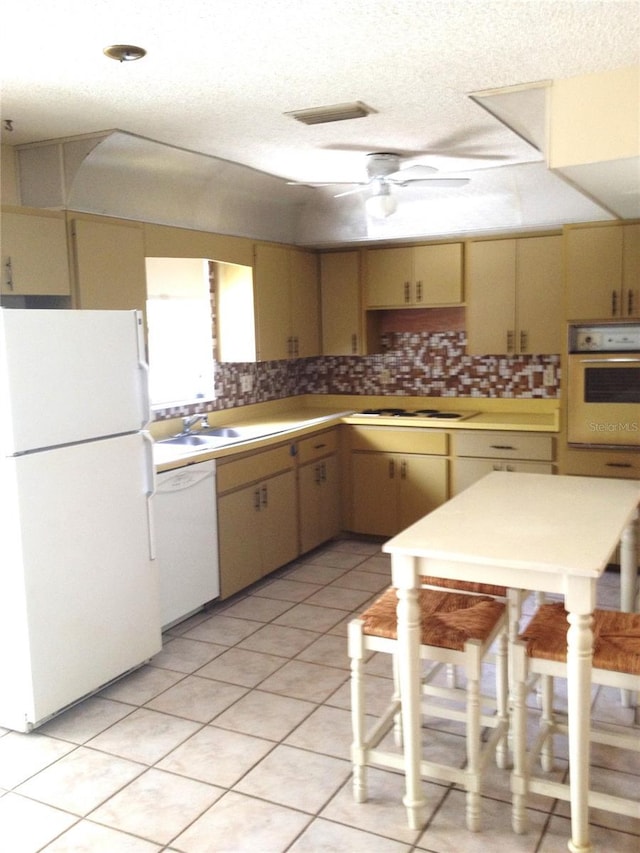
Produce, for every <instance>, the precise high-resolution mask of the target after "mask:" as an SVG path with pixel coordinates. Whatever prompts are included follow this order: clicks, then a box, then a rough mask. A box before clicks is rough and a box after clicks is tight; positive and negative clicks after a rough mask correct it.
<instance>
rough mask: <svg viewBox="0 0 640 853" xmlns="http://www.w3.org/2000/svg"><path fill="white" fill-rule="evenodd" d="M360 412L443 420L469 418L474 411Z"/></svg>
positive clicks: (363, 413)
mask: <svg viewBox="0 0 640 853" xmlns="http://www.w3.org/2000/svg"><path fill="white" fill-rule="evenodd" d="M358 414H360V415H371V416H372V417H380V418H440V419H442V420H447V419H448V420H460V418H468V417H470V416H471V415H472V414H475V413H474V412H447V411H443V410H441V409H416V411H414V412H411V411H408V410H407V409H395V408H389V409H363V410H362V411H361V412H359V413H358Z"/></svg>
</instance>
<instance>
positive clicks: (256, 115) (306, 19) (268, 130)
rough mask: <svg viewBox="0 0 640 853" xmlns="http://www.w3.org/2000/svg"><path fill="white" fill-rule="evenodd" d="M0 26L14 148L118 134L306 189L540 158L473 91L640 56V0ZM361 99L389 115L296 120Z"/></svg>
mask: <svg viewBox="0 0 640 853" xmlns="http://www.w3.org/2000/svg"><path fill="white" fill-rule="evenodd" d="M0 22H1V24H2V27H1V34H0V75H1V80H2V90H1V99H2V100H1V109H2V118H3V119H11V120H12V122H13V127H14V130H13V132H12V133H9V132H7V131H5V130H4V129H3V132H2V141H3V142H4V143H8V144H11V145H18V144H24V143H31V142H36V141H41V140H47V139H60V138H64V137H69V136H75V135H78V134H87V133H93V132H98V131H104V130H109V129H113V128H118V129H121V130H123V131H126V132H127V133H131V134H136V135H139V136H143V137H147V138H149V139H152V140H156V141H158V142H162V143H165V144H168V145H171V146H177V147H180V148H184V149H187V150H190V151H195V152H200V153H203V154H207V155H209V156H212V157H215V158H221V159H224V160H229V161H232V162H235V163H240V164H243V165H245V166H249V167H251V168H252V169H256V170H260V171H262V172H266V173H268V174H270V175H275V176H278V177H280V178H283V179H289V180H292V179H293V180H297V181H308V182H319V181H357V180H361V179H362V178H363V177H364V173H365V164H364V155H365V153H366V152H370V151H378V150H393V151H398V152H401V153H407V154H408V155H411V160H410V162H411V163H416V162H417V163H426V164H429V165H432V166H435V167H436V168H438V169H440V170H441V171H444V172H446V173H447V174H456V173H458V172H462V171H464V172H465V173H467V172H469V173H470V174H471V175H474V174H478V170H480V171H484V170H486V169H488V168H490V169H491V170H494V171H496V172H498V171H499V170H501V169H511V168H512V167H513V166H517V165H518V164H529V163H534V162H539V161H540V159H541V156H540V154H539V152H538V151H537V150H536V149H535V148H533V147H532V146H530V145H529V144H527V143H526V142H524V141H523V140H521V139H520V138H519V137H518V136H517V135H516V134H514V133H513V132H512V131H510V130H509V129H508V128H506V127H505V126H503V125H502V124H501V123H500V122H498V121H496V119H495V118H493V117H492V116H491V115H489V114H487V113H485V112H484V111H483V110H482V109H480V108H479V107H478V106H477V104H475V103H474V102H473V101H472V100H471V99H470V98H469V97H468V95H469V93H471V92H476V91H480V90H486V89H493V88H498V87H503V86H514V85H516V84H520V83H531V82H534V81H540V80H552V79H557V78H564V77H571V76H575V75H580V74H586V73H592V72H596V71H603V70H608V69H614V68H619V67H622V66H625V65H634V64H637V63H638V62H640V0H607V1H606V2H597V0H576V2H565V1H564V0H495V2H494V1H493V0H491V2H485V0H448V2H445V1H444V0H437V2H431V0H387V2H383V0H349V2H344V0H269V2H264V0H182V2H177V1H176V0H135V2H133V3H132V2H130V0H58V2H56V3H49V4H44V3H42V2H41V0H19V2H14V3H11V4H10V6H8V7H7V6H5V10H4V11H3V12H2V13H1V19H0ZM114 43H131V44H137V45H141V46H142V47H144V48H145V49H146V50H147V52H148V53H147V56H146V57H145V58H144V59H143V60H141V61H139V62H130V63H126V62H125V63H118V62H114V61H112V60H109V59H107V58H106V57H105V56H104V55H103V52H102V51H103V48H104V47H106V46H107V45H110V44H114ZM354 100H360V101H364V102H365V103H366V104H368V105H369V106H371V107H372V108H373V109H374V110H375V111H376V112H375V113H373V114H372V115H370V116H368V117H366V118H361V119H355V120H352V121H347V122H334V123H331V124H325V125H317V126H313V127H307V126H305V125H302V124H300V123H298V122H296V121H294V120H293V119H292V118H291V117H289V116H287V115H285V113H287V112H290V111H292V110H298V109H304V108H309V107H317V106H323V105H327V104H335V103H342V102H350V101H354ZM470 170H471V171H470ZM528 172H529V173H530V172H531V170H528ZM524 175H525V172H523V179H522V180H523V181H525V178H524ZM487 180H488V179H484V180H483V182H482V187H483V188H485V187H486V185H487ZM509 180H511V179H509ZM489 183H490V181H489ZM525 183H526V181H525ZM525 183H523V184H522V187H521V189H523V188H524V186H525ZM472 184H473V181H472ZM504 185H505V179H504V178H503V179H501V180H500V181H498V183H497V184H496V186H497V187H498V188H499V187H500V186H502V187H503V186H504ZM486 188H487V191H488V192H490V190H491V187H486ZM412 192H416V191H414V190H412ZM461 192H462V191H455V192H454V193H452V194H451V195H450V197H451V198H454V199H455V198H456V194H455V193H461ZM425 193H426V190H425V189H424V188H423V189H422V190H421V194H422V195H424V194H425ZM470 193H471V196H472V197H475V196H474V193H477V191H475V190H473V189H471V190H470ZM447 197H449V194H447ZM460 197H461V196H460V195H459V196H458V198H460ZM489 197H490V196H489ZM509 206H510V207H513V198H512V199H511V201H510V205H509ZM344 210H345V211H354V210H355V207H354V205H353V204H352V203H350V202H346V201H345V204H344ZM358 211H359V213H361V207H359V208H358ZM585 212H591V211H590V209H589V207H588V206H587V208H586V209H585ZM353 215H356V214H355V213H353ZM578 215H579V214H578ZM516 218H517V217H516ZM513 224H514V225H518V224H522V217H520V219H519V221H518V222H515V221H514V222H513ZM525 224H526V223H525ZM533 224H535V223H533Z"/></svg>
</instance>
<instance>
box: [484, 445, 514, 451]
mask: <svg viewBox="0 0 640 853" xmlns="http://www.w3.org/2000/svg"><path fill="white" fill-rule="evenodd" d="M490 447H491V449H492V450H517V449H518V448H517V447H513V446H512V445H511V444H492V445H490Z"/></svg>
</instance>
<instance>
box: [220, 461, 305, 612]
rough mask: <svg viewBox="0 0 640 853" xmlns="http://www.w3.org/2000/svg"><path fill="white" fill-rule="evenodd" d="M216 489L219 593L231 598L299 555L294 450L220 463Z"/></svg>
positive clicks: (223, 596) (222, 596)
mask: <svg viewBox="0 0 640 853" xmlns="http://www.w3.org/2000/svg"><path fill="white" fill-rule="evenodd" d="M217 489H218V541H219V551H220V590H221V592H220V594H221V598H228V597H229V596H230V595H233V594H234V593H235V592H238V591H239V590H241V589H244V587H246V586H249V585H250V584H252V583H254V582H255V581H257V580H259V579H260V578H261V577H264V575H266V574H268V573H269V572H272V571H273V570H274V569H277V568H278V567H279V566H283V565H284V564H285V563H288V562H290V561H291V560H293V559H295V558H296V557H297V556H298V508H297V494H296V477H295V462H294V456H293V455H292V453H291V447H290V446H289V445H280V446H279V447H276V448H273V449H271V450H265V451H263V452H262V453H257V454H253V455H249V456H245V457H242V458H241V459H235V460H232V461H230V462H222V463H219V464H218V468H217Z"/></svg>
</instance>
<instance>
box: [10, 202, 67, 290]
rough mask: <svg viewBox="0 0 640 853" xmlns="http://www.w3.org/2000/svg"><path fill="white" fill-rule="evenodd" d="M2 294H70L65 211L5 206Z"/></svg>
mask: <svg viewBox="0 0 640 853" xmlns="http://www.w3.org/2000/svg"><path fill="white" fill-rule="evenodd" d="M0 224H1V226H2V238H1V245H2V280H1V283H0V293H2V294H3V295H15V296H68V295H69V293H70V292H71V283H70V278H69V260H68V252H67V228H66V222H65V217H64V214H60V213H54V212H51V213H47V212H45V211H40V212H39V213H37V214H35V213H31V212H26V211H25V212H18V211H16V210H15V209H14V210H11V211H10V210H7V209H5V208H3V209H2V217H1V219H0Z"/></svg>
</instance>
